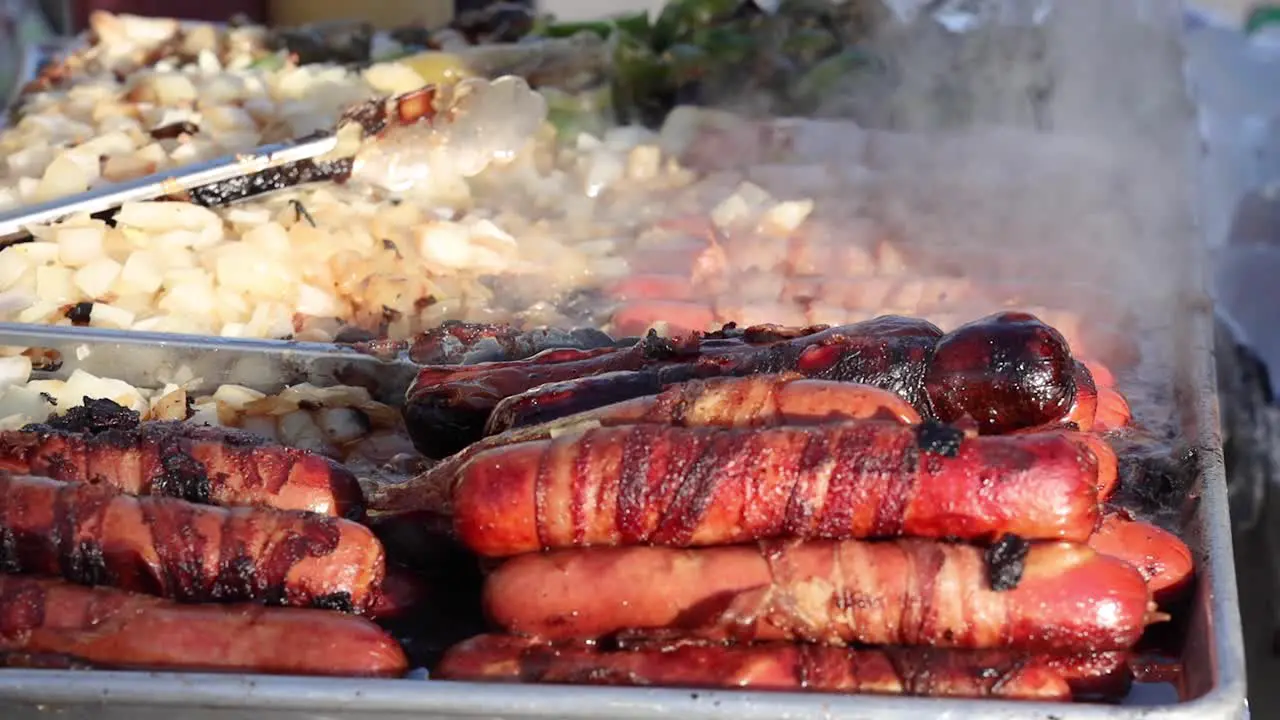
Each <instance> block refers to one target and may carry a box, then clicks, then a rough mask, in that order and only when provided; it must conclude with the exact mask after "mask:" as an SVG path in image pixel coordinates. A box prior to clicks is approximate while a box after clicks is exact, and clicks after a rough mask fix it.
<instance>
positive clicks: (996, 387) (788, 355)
mask: <svg viewBox="0 0 1280 720" xmlns="http://www.w3.org/2000/svg"><path fill="white" fill-rule="evenodd" d="M779 338H780V336H779V334H777V333H775V332H773V331H772V329H769V330H766V331H765V332H763V333H760V334H759V337H757V336H756V335H753V334H752V333H751V331H750V330H748V331H747V332H746V333H744V334H743V336H742V337H725V338H722V337H716V336H715V335H714V334H713V335H712V336H709V337H708V338H707V339H699V338H698V337H696V336H692V337H690V338H688V339H686V340H683V341H669V340H663V339H661V338H658V337H656V336H654V335H651V336H649V337H648V338H646V339H644V340H643V341H641V342H639V343H637V344H636V345H634V346H632V347H630V348H626V349H608V348H604V349H595V350H585V351H584V350H551V351H547V352H544V353H542V354H539V355H536V356H534V357H532V358H529V359H527V360H522V361H514V362H497V363H481V364H477V365H470V366H435V367H430V366H429V367H424V368H422V370H420V371H419V374H418V377H417V378H416V379H415V381H414V384H413V386H412V387H410V389H409V392H408V396H407V404H406V409H405V412H406V418H407V420H408V425H409V428H410V431H411V432H412V433H414V440H415V442H416V443H417V444H418V446H419V448H420V449H421V450H422V451H423V452H424V453H426V454H427V455H429V456H433V457H442V456H444V455H448V454H451V453H453V452H456V451H458V450H459V449H461V448H462V447H464V446H465V445H466V444H467V443H470V442H473V441H474V440H476V439H477V438H478V437H479V436H480V435H481V434H482V432H483V428H484V426H485V423H486V422H487V419H488V417H489V415H490V413H491V412H492V411H493V409H494V407H495V406H496V405H497V404H498V403H499V402H500V401H502V400H503V399H504V398H507V397H511V396H513V395H517V394H519V393H522V392H525V391H527V390H530V389H532V388H536V387H538V386H540V385H545V384H547V383H556V382H564V381H572V380H576V379H578V378H584V377H589V376H594V375H600V374H602V373H609V372H617V371H639V370H655V369H656V370H661V369H663V368H665V367H670V366H678V365H684V366H686V367H685V368H684V369H683V370H680V371H678V372H679V373H682V374H684V375H687V377H683V378H680V379H691V378H697V377H709V376H717V375H737V376H742V375H753V374H761V373H778V372H786V371H792V372H798V373H800V374H802V375H805V376H807V377H812V378H818V379H826V380H838V381H843V382H858V383H866V384H870V385H875V386H877V387H880V388H883V389H886V390H890V391H892V392H894V393H896V394H898V395H899V396H900V397H902V398H903V399H904V400H906V401H907V402H908V403H910V404H911V405H912V406H913V407H914V408H915V409H916V410H917V411H918V412H919V413H920V415H921V416H923V417H926V418H934V419H938V420H942V421H956V420H961V419H966V418H967V419H969V420H971V421H973V422H974V423H976V425H977V426H978V427H979V428H980V429H981V430H982V431H983V432H990V433H999V432H1009V431H1012V430H1019V429H1026V428H1032V427H1041V426H1046V425H1054V424H1061V423H1063V422H1066V421H1068V418H1069V417H1071V416H1072V413H1073V409H1074V408H1075V405H1076V385H1077V380H1078V378H1079V377H1082V376H1087V375H1088V369H1087V368H1085V367H1084V366H1083V365H1081V364H1079V363H1077V362H1076V361H1075V360H1074V359H1073V358H1072V356H1071V352H1070V349H1069V348H1068V347H1067V343H1066V340H1064V339H1063V338H1062V335H1061V334H1059V333H1058V332H1057V331H1056V330H1054V329H1053V328H1051V327H1049V326H1048V325H1045V324H1044V323H1042V322H1040V321H1039V320H1037V319H1036V318H1035V317H1033V316H1030V315H1027V314H1025V313H1002V314H999V315H993V316H991V317H988V318H984V319H982V320H979V321H976V322H974V323H970V324H968V325H964V326H961V327H959V328H957V329H956V330H954V331H953V332H951V333H948V334H946V335H945V336H944V335H943V333H942V331H940V330H939V329H938V328H937V327H936V326H934V325H932V324H931V323H929V322H926V321H924V320H917V319H910V318H901V317H892V316H890V317H883V318H877V319H875V320H870V321H867V322H864V323H858V324H855V325H848V326H844V327H837V328H828V329H825V330H822V331H820V332H812V333H808V334H804V335H801V336H799V337H783V338H782V339H779ZM673 372H677V371H673ZM1091 382H1092V381H1091V380H1090V383H1091ZM654 384H655V383H645V382H637V383H634V385H635V387H636V388H637V390H636V392H640V393H642V394H651V393H652V392H653V391H652V390H643V388H644V387H646V385H647V386H652V385H654ZM658 384H661V383H658ZM556 392H557V393H559V394H561V395H563V388H562V389H560V390H557V391H556ZM570 397H571V399H572V400H573V402H571V403H568V405H567V406H566V414H568V413H573V412H579V411H582V410H586V409H590V407H589V406H584V404H583V396H570ZM607 397H609V398H611V399H609V400H607V401H606V402H612V401H616V400H621V399H626V398H625V397H619V396H617V395H607ZM540 417H541V419H547V415H546V414H543V415H541V416H540ZM1089 420H1091V418H1089ZM1072 421H1074V422H1079V418H1076V419H1074V420H1072ZM495 429H500V428H495Z"/></svg>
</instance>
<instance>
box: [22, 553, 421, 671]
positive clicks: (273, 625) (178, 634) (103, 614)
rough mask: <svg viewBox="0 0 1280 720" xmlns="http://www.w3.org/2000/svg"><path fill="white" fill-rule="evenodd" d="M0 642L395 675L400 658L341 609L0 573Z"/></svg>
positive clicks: (225, 664)
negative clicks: (211, 601)
mask: <svg viewBox="0 0 1280 720" xmlns="http://www.w3.org/2000/svg"><path fill="white" fill-rule="evenodd" d="M0 651H13V652H21V653H30V654H35V655H37V656H39V655H49V656H53V657H63V658H66V659H68V660H69V661H71V662H72V664H73V665H74V664H80V663H87V664H89V665H91V666H93V667H102V668H117V669H144V670H188V671H201V670H206V671H207V670H223V671H227V670H231V671H240V672H253V673H272V674H289V675H350V676H370V677H398V676H400V675H403V674H404V672H405V670H406V669H407V665H408V661H407V660H406V658H405V655H404V651H403V650H401V648H400V645H399V644H398V643H396V641H395V640H394V639H393V638H392V637H391V636H390V635H387V634H386V633H385V632H383V631H382V629H381V628H379V627H378V626H377V625H374V624H373V623H372V622H369V621H368V620H365V619H364V618H360V617H355V616H353V615H344V614H342V613H336V612H327V611H320V610H300V609H296V608H269V607H263V606H261V605H182V604H178V603H174V602H171V601H168V600H163V599H161V598H156V597H149V596H146V595H137V594H134V593H128V592H123V591H120V590H115V589H112V588H102V587H100V588H87V587H81V586H78V585H71V584H68V583H64V582H60V581H57V580H48V579H41V578H32V577H18V576H14V575H0Z"/></svg>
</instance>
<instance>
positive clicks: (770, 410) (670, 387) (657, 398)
mask: <svg viewBox="0 0 1280 720" xmlns="http://www.w3.org/2000/svg"><path fill="white" fill-rule="evenodd" d="M655 374H656V373H655ZM633 375H640V373H633ZM597 377H604V376H597ZM592 379H595V378H585V379H584V380H592ZM554 387H555V386H554V385H553V386H546V385H544V386H542V387H541V388H536V389H534V390H531V391H529V392H528V393H522V394H520V395H513V396H511V397H509V398H507V399H505V400H503V401H502V402H500V403H498V406H497V407H496V408H495V409H494V411H493V415H491V416H490V417H489V424H488V426H487V428H486V432H487V433H488V434H490V435H495V434H498V433H501V432H505V431H507V430H510V429H512V428H519V427H525V426H528V425H536V424H540V422H541V421H537V420H538V418H539V416H540V414H541V412H540V411H541V409H542V408H543V407H544V406H545V405H546V404H547V401H548V400H551V399H552V398H550V397H549V395H550V393H549V392H546V391H544V389H546V388H554ZM575 415H576V416H577V417H579V418H580V419H582V420H583V421H588V422H590V421H599V422H601V424H607V425H622V424H631V423H662V424H667V425H680V426H686V427H712V426H714V427H763V426H767V425H783V424H786V425H810V424H814V423H819V422H826V421H829V420H847V419H850V418H875V417H880V418H885V419H896V420H899V421H901V422H904V423H908V424H914V423H918V422H920V414H919V413H917V412H916V411H915V409H914V408H912V407H911V405H909V404H908V403H907V401H905V400H903V399H902V398H900V397H898V396H897V395H895V394H893V393H891V392H889V391H888V390H882V389H880V388H878V387H874V386H872V385H862V384H858V383H843V382H835V381H831V380H810V379H807V378H805V376H803V375H801V374H799V373H781V374H777V375H748V376H746V377H712V378H707V379H703V380H692V379H691V380H688V381H687V382H683V381H680V382H677V383H675V384H665V383H664V387H659V388H657V389H656V390H655V391H654V392H652V393H645V394H644V395H637V396H636V397H632V398H624V399H622V400H621V401H619V402H614V403H611V404H607V405H603V406H600V407H598V408H596V409H594V410H588V411H586V412H582V413H576V414H575ZM535 421H537V422H535Z"/></svg>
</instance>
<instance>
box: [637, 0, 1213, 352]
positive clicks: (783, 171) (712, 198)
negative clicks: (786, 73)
mask: <svg viewBox="0 0 1280 720" xmlns="http://www.w3.org/2000/svg"><path fill="white" fill-rule="evenodd" d="M978 4H980V3H972V2H971V3H947V5H948V11H949V12H951V13H952V15H951V21H952V22H950V23H949V24H950V25H952V26H955V24H956V22H955V21H956V17H955V13H957V12H960V11H961V10H964V9H965V8H957V7H956V6H959V5H964V6H966V7H967V6H973V5H978ZM1001 4H1002V3H987V5H989V6H990V5H1001ZM1025 4H1026V5H1027V10H1028V12H1024V13H1022V19H1023V20H1024V21H1025V22H1021V23H1019V24H1013V25H1010V24H1000V23H998V22H987V23H983V24H981V25H979V26H978V27H975V28H973V29H970V30H968V31H966V32H964V33H954V32H951V31H949V30H947V29H946V28H944V27H943V26H942V25H941V24H940V23H939V22H937V21H936V20H934V19H931V18H928V17H923V16H921V17H917V18H916V19H915V20H914V21H913V22H912V23H910V24H903V23H901V22H899V21H898V20H897V19H895V17H894V16H893V15H892V14H890V13H883V14H884V15H885V17H884V18H882V19H881V21H880V22H879V23H878V26H877V28H878V29H877V30H875V31H874V33H873V36H872V37H871V39H870V41H869V43H868V48H869V49H870V50H871V51H872V53H873V54H874V55H875V56H876V57H877V58H878V59H879V62H880V64H881V66H882V67H883V72H879V73H874V74H867V75H862V76H858V77H853V78H850V80H849V81H848V82H847V83H845V85H844V87H843V88H842V92H841V93H840V94H839V95H838V96H833V97H831V98H830V99H829V101H828V102H827V103H826V106H825V107H824V109H823V112H822V113H820V115H822V118H821V119H810V120H799V119H786V120H781V119H770V118H747V117H744V116H742V115H732V114H728V113H717V112H714V111H693V110H682V111H680V112H677V113H676V115H675V117H673V118H672V119H671V120H669V121H668V123H667V126H666V127H665V128H664V131H663V138H662V142H663V146H664V150H667V151H668V152H671V153H674V154H676V155H678V156H679V157H680V158H681V160H682V161H683V162H684V163H686V164H687V165H689V166H690V167H692V168H693V169H695V170H698V171H702V172H706V173H710V176H709V177H708V179H707V180H706V181H704V182H703V183H701V184H699V185H698V186H697V188H698V190H697V192H691V193H686V194H685V195H684V196H680V197H675V198H672V199H671V201H670V203H669V204H668V205H667V206H666V207H665V208H664V210H665V211H666V212H675V211H682V210H688V209H689V208H691V207H695V206H698V207H699V210H700V211H701V212H703V213H705V214H709V215H711V216H713V217H715V216H716V213H717V212H718V211H720V212H722V213H727V212H728V211H727V210H726V209H725V203H726V201H725V198H726V197H730V198H732V196H733V195H734V193H735V192H736V193H737V195H738V196H739V199H740V200H741V202H739V201H738V200H733V201H732V202H729V205H734V204H735V203H736V205H737V206H741V207H745V208H749V206H750V205H751V204H752V198H753V197H755V196H757V195H759V192H758V191H760V190H763V191H764V192H765V193H767V196H766V197H768V198H769V199H770V201H786V200H793V201H810V200H811V201H813V211H812V214H811V215H809V217H808V218H807V219H806V221H805V223H804V224H803V225H802V226H801V228H800V229H799V230H798V231H797V232H796V233H795V234H794V235H793V236H792V237H791V238H790V239H789V240H784V239H778V238H772V239H771V238H770V237H769V233H768V232H767V231H766V232H763V233H762V232H761V230H760V226H759V225H756V226H755V228H754V230H752V229H747V230H746V231H745V232H743V231H742V229H743V228H744V227H747V225H744V224H742V222H739V224H738V227H737V229H736V230H735V228H734V225H733V222H728V223H720V224H721V225H722V227H721V228H720V230H721V231H722V235H721V236H720V237H719V239H718V240H717V242H716V248H715V250H716V252H719V253H722V257H719V258H715V257H712V258H711V261H712V262H713V264H714V262H716V261H718V262H720V263H721V265H722V266H724V267H726V268H727V270H725V272H724V273H723V276H722V277H721V278H720V281H719V282H716V281H711V280H708V279H707V277H706V276H705V275H704V276H701V277H694V278H693V281H692V284H693V287H694V288H695V291H694V295H695V296H696V297H695V299H696V300H700V301H702V302H703V303H704V304H707V305H709V306H711V307H713V308H717V311H718V312H721V314H723V312H722V311H724V310H727V309H729V308H738V309H740V310H741V311H742V313H743V316H742V317H739V318H737V319H739V320H742V321H745V322H782V323H787V322H794V321H795V318H796V317H805V318H806V319H808V320H810V321H814V320H818V321H822V322H831V323H838V322H841V321H842V318H840V317H838V316H831V317H817V318H815V317H814V308H815V307H816V306H822V305H824V304H827V305H830V304H833V303H832V302H830V298H827V297H823V296H822V293H823V292H824V291H823V290H821V289H819V290H818V291H817V297H814V296H813V295H812V294H810V295H808V296H802V295H801V294H800V293H799V290H798V288H800V287H801V286H802V285H803V284H804V283H803V282H800V281H799V280H797V279H796V278H794V277H786V278H781V279H779V275H785V274H786V273H787V272H788V271H787V270H786V268H788V267H790V268H791V270H790V272H791V273H792V274H793V275H794V274H795V273H796V271H795V268H794V265H795V262H796V260H795V257H796V253H797V252H798V245H799V246H803V245H804V243H815V244H822V245H823V246H824V248H825V249H824V250H823V252H824V253H825V254H824V255H822V257H823V258H824V260H822V261H818V262H816V263H815V264H816V266H817V267H816V268H812V269H813V270H816V271H817V272H818V273H819V274H820V277H819V278H818V279H817V280H814V279H813V278H812V277H805V278H801V280H805V281H810V280H812V281H813V282H810V283H809V284H810V286H816V287H819V288H822V287H828V288H829V287H835V286H837V285H839V286H842V287H843V288H845V292H846V293H847V292H848V290H849V288H850V286H853V287H854V288H861V289H862V290H866V291H867V292H870V290H868V288H873V287H874V286H875V284H876V282H877V278H878V277H882V276H883V275H884V274H886V273H892V274H894V276H895V278H896V279H895V284H894V285H893V288H895V290H892V291H890V292H889V295H887V296H886V295H882V296H876V295H875V293H874V292H870V295H868V297H866V298H864V300H865V303H863V304H864V305H865V308H863V309H865V310H866V312H867V314H869V315H875V314H879V313H880V312H903V313H912V314H920V315H924V316H926V317H930V318H931V319H934V318H935V317H939V316H941V317H939V320H938V322H939V324H940V325H943V326H944V329H946V327H947V326H954V324H956V323H958V322H963V321H965V320H968V319H972V318H975V317H977V316H979V315H982V314H985V313H987V312H991V311H994V310H997V309H1001V308H1007V307H1017V308H1030V309H1036V308H1041V307H1043V308H1046V314H1048V315H1049V316H1047V317H1045V318H1044V319H1046V320H1047V321H1049V322H1054V323H1055V324H1059V323H1062V324H1065V325H1068V326H1070V325H1072V323H1073V322H1074V332H1075V334H1077V335H1083V336H1084V338H1085V342H1084V344H1085V345H1087V346H1088V348H1087V352H1088V353H1089V355H1090V356H1091V357H1093V358H1096V359H1102V360H1104V361H1110V362H1114V363H1116V364H1117V365H1125V364H1129V361H1132V360H1134V359H1136V356H1135V352H1134V350H1135V348H1134V347H1132V345H1134V344H1135V343H1136V344H1143V345H1148V344H1150V343H1148V342H1147V339H1149V338H1152V337H1159V338H1160V341H1159V343H1157V347H1155V348H1153V347H1143V348H1141V350H1142V352H1141V353H1140V354H1141V357H1142V360H1143V364H1144V366H1146V367H1154V366H1156V365H1163V364H1164V363H1165V362H1167V360H1168V350H1167V348H1165V347H1164V344H1165V343H1167V340H1168V337H1167V335H1166V334H1164V333H1160V332H1159V331H1161V330H1168V329H1169V328H1170V327H1171V324H1172V319H1173V313H1174V312H1175V307H1176V306H1177V299H1178V293H1179V292H1182V291H1183V290H1184V289H1185V288H1186V287H1187V284H1186V281H1187V277H1188V269H1189V262H1188V260H1189V258H1190V257H1191V255H1190V254H1189V253H1190V251H1191V249H1192V246H1193V243H1194V240H1195V235H1194V225H1193V221H1192V213H1191V206H1190V204H1189V200H1188V197H1189V193H1188V189H1189V188H1190V179H1189V172H1188V168H1189V160H1190V158H1191V154H1190V152H1189V151H1190V147H1191V146H1190V142H1189V141H1190V140H1191V138H1192V134H1191V133H1192V125H1191V123H1190V120H1191V113H1190V106H1189V104H1188V102H1187V100H1186V96H1185V93H1184V89H1183V88H1184V84H1183V79H1182V74H1181V54H1180V48H1179V44H1178V37H1179V32H1180V29H1179V28H1180V25H1179V22H1180V15H1179V8H1178V3H1176V2H1134V3H1119V2H1113V1H1111V0H1071V1H1070V2H1063V1H1059V2H1057V3H1056V5H1055V6H1054V7H1053V8H1052V11H1051V12H1048V13H1047V14H1046V13H1043V12H1041V11H1043V10H1044V8H1045V7H1046V5H1045V4H1044V3H1036V2H1029V3H1025ZM1003 5H1009V3H1003ZM988 10H990V8H988ZM997 10H999V8H997ZM1033 10H1034V11H1035V12H1032V11H1033ZM1005 15H1007V13H1005V14H1004V15H1002V13H1001V12H998V11H990V12H988V13H987V14H986V15H981V14H979V15H977V16H974V17H989V18H996V19H998V18H1000V17H1003V16H1005ZM1042 15H1043V17H1041V16H1042ZM1040 20H1043V22H1038V21H1040ZM1037 23H1038V24H1037ZM971 24H976V23H971ZM682 113H683V114H682ZM744 182H746V183H749V184H747V185H743V184H742V183H744ZM694 195H696V196H697V197H696V199H695V198H693V197H692V196H694ZM717 204H718V205H717ZM729 214H730V215H732V213H729ZM740 215H741V217H739V218H738V220H739V221H743V219H744V218H745V219H746V220H749V221H751V222H757V223H758V222H759V221H760V218H761V216H760V215H759V214H756V215H752V214H751V213H750V212H749V211H747V210H743V211H742V213H740ZM694 234H696V233H694ZM762 234H763V235H764V236H765V237H764V238H763V239H762V238H761V235H762ZM800 249H801V250H803V247H801V248H800ZM886 255H888V256H889V257H886ZM669 257H670V263H671V264H670V266H669V267H665V268H663V267H656V268H655V267H653V265H652V262H651V261H647V262H648V263H649V264H647V265H646V266H645V267H643V268H639V270H641V271H645V272H654V271H659V272H667V273H671V274H673V275H682V274H683V275H686V276H688V275H689V272H690V271H689V264H688V259H687V256H682V255H681V254H680V253H676V252H671V253H670V254H669ZM700 259H701V260H703V261H707V259H708V258H707V256H706V255H704V256H702V257H701V258H700ZM863 261H865V262H863ZM868 268H869V270H868ZM632 271H633V272H635V271H637V267H635V263H633V267H632ZM913 279H914V280H918V281H919V282H916V283H915V286H914V289H913V290H912V291H910V292H907V293H906V297H904V296H903V290H902V288H903V283H904V282H910V281H911V280H913ZM753 283H754V285H753ZM753 287H755V288H756V289H758V290H759V292H757V293H755V296H752V288H753ZM774 293H777V294H774ZM774 298H776V299H777V300H776V302H775V301H774ZM835 304H839V303H835ZM857 304H858V303H854V305H857ZM843 307H844V308H846V309H847V308H849V307H850V304H849V303H848V302H845V303H844V304H843ZM1054 310H1065V311H1070V312H1071V313H1074V320H1073V319H1072V318H1070V317H1062V316H1060V315H1052V314H1049V313H1051V312H1052V311H1054ZM770 313H772V314H770ZM853 315H854V316H853V317H849V318H845V319H843V321H849V320H856V319H859V318H858V317H857V313H853ZM1055 321H1056V322H1055ZM1064 329H1065V330H1067V333H1068V335H1071V334H1073V331H1072V328H1064ZM1072 339H1073V341H1075V340H1077V339H1078V338H1072Z"/></svg>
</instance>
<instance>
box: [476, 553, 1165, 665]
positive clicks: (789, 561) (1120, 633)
mask: <svg viewBox="0 0 1280 720" xmlns="http://www.w3.org/2000/svg"><path fill="white" fill-rule="evenodd" d="M1021 569H1022V573H1021V577H1020V579H1019V580H1018V582H1017V585H1016V586H1015V587H1013V588H1012V589H1006V590H1003V591H997V590H995V589H993V588H992V586H991V584H990V576H989V573H988V566H987V562H986V560H985V558H984V552H983V550H982V549H981V548H978V547H974V546H970V545H961V544H949V543H942V542H937V541H931V540H918V539H907V540H896V541H890V542H865V541H857V540H847V541H843V542H831V541H812V542H808V543H785V544H784V543H771V544H767V545H763V546H760V547H757V546H751V545H738V546H726V547H714V548H700V549H697V550H682V549H675V548H662V547H628V548H599V549H589V550H572V551H561V552H553V553H543V554H529V555H521V556H519V557H516V558H512V559H511V560H509V561H507V562H506V563H504V564H503V565H502V566H500V567H499V568H498V569H496V570H495V571H493V573H491V574H490V575H489V577H488V579H487V580H486V583H485V587H484V605H485V610H486V612H487V613H488V615H489V617H490V618H491V619H492V621H493V622H494V623H495V624H496V625H497V626H499V627H501V628H502V629H504V630H505V631H507V632H511V633H516V634H520V635H527V636H530V637H535V638H541V639H545V640H552V641H556V640H570V639H586V638H604V637H609V636H613V635H616V634H618V633H623V632H631V633H641V634H642V633H655V634H663V633H666V634H671V635H682V636H689V637H696V638H703V639H708V640H730V639H733V640H758V641H767V640H795V641H806V642H814V643H820V644H829V645H846V644H860V645H912V646H914V645H928V646H935V647H951V648H965V649H974V650H981V649H994V648H1018V649H1020V650H1026V651H1030V652H1103V651H1110V650H1124V649H1128V648H1129V647H1131V646H1132V645H1133V644H1134V643H1136V642H1137V641H1138V638H1139V637H1141V635H1142V632H1143V629H1144V628H1145V627H1146V625H1147V624H1148V622H1149V621H1154V620H1157V619H1161V616H1158V615H1156V614H1154V609H1155V606H1154V603H1152V602H1151V595H1150V592H1149V591H1148V589H1147V585H1146V582H1145V581H1144V580H1143V579H1142V576H1141V575H1139V574H1138V571H1137V570H1135V569H1133V568H1132V567H1131V566H1129V565H1128V564H1127V563H1125V562H1123V561H1120V560H1117V559H1115V558H1111V557H1107V556H1105V555H1101V554H1099V553H1096V552H1094V551H1093V550H1091V549H1089V548H1088V547H1086V546H1083V545H1077V544H1072V543H1043V544H1035V545H1032V546H1031V547H1030V548H1029V549H1028V552H1027V555H1026V556H1025V559H1024V561H1023V565H1022V568H1021Z"/></svg>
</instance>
